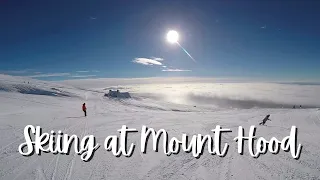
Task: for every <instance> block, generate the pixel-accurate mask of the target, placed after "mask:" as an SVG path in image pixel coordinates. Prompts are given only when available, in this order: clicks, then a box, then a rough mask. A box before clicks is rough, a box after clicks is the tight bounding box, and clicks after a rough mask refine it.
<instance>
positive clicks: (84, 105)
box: [82, 103, 87, 116]
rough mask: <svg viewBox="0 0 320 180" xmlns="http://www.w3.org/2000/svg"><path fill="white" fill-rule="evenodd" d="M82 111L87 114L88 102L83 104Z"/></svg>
mask: <svg viewBox="0 0 320 180" xmlns="http://www.w3.org/2000/svg"><path fill="white" fill-rule="evenodd" d="M82 111H83V112H84V116H87V107H86V103H83V104H82Z"/></svg>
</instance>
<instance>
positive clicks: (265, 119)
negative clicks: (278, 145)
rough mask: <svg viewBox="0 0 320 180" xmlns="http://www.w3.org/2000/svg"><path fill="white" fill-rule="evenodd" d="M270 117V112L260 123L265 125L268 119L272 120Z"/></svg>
mask: <svg viewBox="0 0 320 180" xmlns="http://www.w3.org/2000/svg"><path fill="white" fill-rule="evenodd" d="M269 117H270V114H268V115H267V116H266V117H265V118H264V119H263V120H262V122H261V123H259V125H264V124H265V123H266V122H267V121H268V120H269V121H271V120H270V119H269Z"/></svg>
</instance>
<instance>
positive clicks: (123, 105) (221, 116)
mask: <svg viewBox="0 0 320 180" xmlns="http://www.w3.org/2000/svg"><path fill="white" fill-rule="evenodd" d="M0 78H1V79H0V89H1V90H0V104H1V108H0V135H1V138H0V179H8V180H9V179H10V180H11V179H320V144H319V142H320V136H319V132H320V111H319V110H318V108H316V107H317V101H315V100H310V99H312V97H314V98H313V99H315V98H316V97H315V95H316V96H317V95H318V94H315V89H316V90H317V89H318V88H319V87H318V86H312V87H311V86H310V87H307V88H306V87H304V88H306V90H307V91H305V90H304V91H305V92H306V93H305V94H304V95H305V97H304V98H301V97H300V98H299V99H297V98H296V97H295V95H292V99H294V101H292V99H291V100H290V99H287V100H286V101H285V102H284V103H283V104H288V106H289V105H290V106H291V105H292V104H294V103H301V104H303V103H304V105H310V106H311V105H312V106H313V107H312V108H305V109H291V108H282V107H281V108H278V107H277V106H267V107H259V106H256V107H254V108H251V106H250V107H247V106H245V107H244V106H238V107H237V108H230V107H229V106H223V107H219V104H221V103H217V104H216V105H215V106H212V107H211V106H210V103H211V101H210V102H207V101H205V102H203V100H201V101H194V100H192V101H189V100H186V98H183V99H184V100H182V97H179V96H170V98H164V97H163V96H159V95H158V94H156V95H155V94H154V91H152V89H154V88H157V89H158V90H159V91H157V92H166V91H165V89H168V88H163V87H164V86H162V85H156V86H152V88H151V87H149V88H143V90H141V87H145V86H140V85H139V86H133V85H130V86H126V88H127V90H128V88H130V89H129V90H132V91H133V93H131V94H132V96H133V98H131V99H127V100H123V99H119V100H117V99H109V98H107V97H103V95H104V93H103V89H104V88H108V87H109V85H106V86H105V87H103V88H102V87H101V88H97V90H93V89H89V88H87V87H80V86H77V87H72V85H61V84H59V83H49V82H42V81H36V80H32V79H28V80H26V79H23V78H17V77H10V76H4V75H1V76H0ZM25 81H29V84H27V83H25ZM115 85H117V84H115ZM176 86H178V85H176V84H173V85H166V87H170V88H169V89H171V91H174V89H175V87H176ZM179 86H180V85H179ZM189 86H190V87H191V86H194V87H196V86H199V85H195V84H190V85H189ZM246 86H247V85H246ZM215 87H216V86H215ZM252 87H254V85H252ZM255 87H260V88H261V89H262V90H263V89H266V88H264V87H263V86H262V85H257V86H255ZM273 87H276V85H274V86H273ZM277 87H278V86H277ZM53 88H54V89H53ZM281 88H287V89H292V86H291V85H281ZM297 88H300V87H297ZM297 88H296V89H297ZM21 89H26V91H21ZM34 89H36V90H37V92H39V91H41V92H42V91H48V92H51V93H49V94H46V93H28V92H30V91H31V92H34ZM119 89H120V88H119ZM139 89H140V90H139ZM146 89H149V91H148V90H146ZM199 89H202V91H204V88H199ZM208 89H211V92H210V91H209V90H208ZM120 90H121V89H120ZM160 90H162V91H160ZM105 91H106V90H105ZM212 91H214V90H212V88H211V86H210V87H209V88H207V92H206V94H208V93H212ZM279 91H280V90H279ZM279 91H277V92H279ZM293 91H294V90H293V89H292V92H293ZM300 91H301V90H300V89H299V92H300ZM26 92H27V93H26ZM148 92H149V93H152V95H150V94H148ZM292 92H291V93H292ZM59 93H60V95H59ZM288 93H290V92H288ZM54 94H56V95H54ZM61 94H62V95H61ZM165 94H168V93H165ZM186 94H188V93H186ZM194 94H198V95H199V94H202V95H203V94H205V93H204V92H201V91H199V90H198V91H194ZM188 95H189V94H188ZM273 96H274V94H270V97H273ZM173 97H176V98H177V99H173ZM223 97H225V96H223ZM238 97H239V96H238ZM242 97H243V96H242ZM260 97H262V96H260ZM286 98H288V96H286ZM197 99H198V98H197ZM229 99H233V100H234V98H232V97H231V96H229ZM251 99H254V98H252V97H251ZM262 99H265V98H264V97H263V98H255V99H254V101H259V102H262ZM213 100H214V99H213ZM238 100H239V98H238ZM246 100H247V99H246ZM272 101H273V100H272ZM84 102H85V103H86V104H87V108H88V117H86V118H85V117H83V113H82V112H81V105H82V103H84ZM201 102H203V103H201ZM234 102H235V101H228V103H231V105H232V103H234ZM267 104H268V103H267ZM276 104H281V100H280V101H278V102H276ZM195 105H196V106H195ZM266 114H271V119H272V121H268V122H267V126H257V124H258V123H259V122H260V121H261V120H262V119H263V118H264V116H265V115H266ZM26 125H34V126H36V125H40V126H41V127H42V128H43V132H50V131H51V130H54V131H56V132H57V131H58V130H62V131H63V132H64V133H68V134H70V135H71V134H76V135H78V136H79V137H83V136H85V135H89V134H92V135H94V136H95V137H96V138H97V139H96V140H97V142H98V143H99V144H100V145H101V147H100V148H99V149H98V150H97V151H96V152H95V154H94V157H93V159H92V160H91V161H89V162H83V161H81V159H80V156H79V155H77V154H75V153H74V151H71V152H70V154H69V155H62V154H58V155H53V154H52V153H42V154H41V156H38V155H33V156H29V157H24V156H22V155H21V154H19V152H18V146H19V145H20V144H21V143H23V142H24V136H23V129H24V127H25V126H26ZM122 125H127V126H128V127H129V128H135V129H137V130H139V132H140V131H141V127H142V125H146V126H148V127H150V128H154V129H156V130H158V129H165V130H166V131H167V132H168V135H169V136H170V137H177V138H179V139H180V138H181V134H183V133H186V134H188V135H190V136H191V135H194V134H199V133H200V134H203V135H206V134H213V133H212V132H210V130H211V129H214V128H215V126H216V125H221V126H222V127H223V128H229V129H231V130H232V132H231V133H226V134H223V137H222V142H223V143H228V144H229V145H230V147H229V150H228V153H227V155H226V156H225V157H223V158H222V157H218V156H216V155H210V154H208V152H207V151H204V153H203V155H202V156H201V157H200V158H199V159H197V158H194V157H193V156H192V154H191V153H185V152H183V151H180V153H179V154H176V155H171V156H166V155H165V154H164V153H163V151H162V143H159V144H160V147H159V152H153V150H152V141H151V140H150V141H149V144H148V148H147V152H146V153H145V154H143V153H140V133H139V132H138V133H129V135H128V143H135V144H136V147H135V150H134V153H133V155H132V156H131V157H130V158H128V157H124V156H120V157H115V156H113V154H112V153H111V152H109V151H106V150H105V149H104V147H103V142H104V140H105V138H106V137H107V136H109V135H118V134H119V133H118V132H117V130H118V129H120V128H121V126H122ZM251 125H256V126H257V136H258V137H265V138H266V139H270V138H271V137H276V138H278V139H282V138H283V137H285V136H288V135H289V133H290V128H291V126H293V125H295V126H297V128H298V130H299V133H298V143H301V144H302V145H303V149H302V153H301V157H300V159H298V160H295V159H293V158H292V156H291V154H290V152H283V151H280V153H279V154H277V155H274V154H271V153H270V152H268V153H266V154H265V155H261V157H259V158H258V159H255V158H253V157H251V156H250V155H249V153H248V150H247V147H246V146H245V148H244V155H240V154H238V153H237V147H236V145H237V144H236V143H235V142H234V140H233V138H234V137H235V136H236V135H237V129H238V126H243V127H244V128H245V133H248V131H249V127H250V126H251Z"/></svg>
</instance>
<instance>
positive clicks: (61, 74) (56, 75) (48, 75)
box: [28, 73, 70, 78]
mask: <svg viewBox="0 0 320 180" xmlns="http://www.w3.org/2000/svg"><path fill="white" fill-rule="evenodd" d="M69 75H70V73H50V74H37V75H32V76H28V77H31V78H40V77H61V76H69Z"/></svg>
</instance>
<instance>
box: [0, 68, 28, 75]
mask: <svg viewBox="0 0 320 180" xmlns="http://www.w3.org/2000/svg"><path fill="white" fill-rule="evenodd" d="M30 71H32V69H23V70H12V71H2V72H3V73H5V74H25V73H29V72H30Z"/></svg>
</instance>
